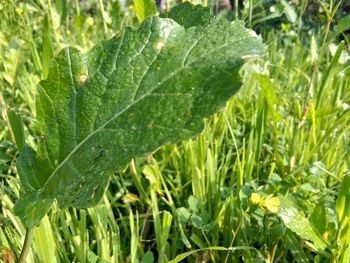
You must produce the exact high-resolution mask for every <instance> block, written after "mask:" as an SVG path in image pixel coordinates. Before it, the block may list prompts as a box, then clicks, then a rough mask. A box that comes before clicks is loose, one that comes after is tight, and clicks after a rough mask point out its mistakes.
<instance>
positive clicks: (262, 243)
mask: <svg viewBox="0 0 350 263" xmlns="http://www.w3.org/2000/svg"><path fill="white" fill-rule="evenodd" d="M234 2H236V1H234ZM237 2H238V1H237ZM151 3H152V2H150V1H135V5H134V4H133V3H126V4H125V5H126V6H122V5H121V4H120V3H119V2H118V1H113V2H108V3H107V1H102V0H101V1H97V2H95V1H81V2H79V1H74V2H73V1H72V2H71V1H68V2H67V1H56V2H51V1H48V2H46V1H28V2H25V3H24V2H20V3H16V2H14V3H13V2H12V1H0V15H1V20H0V52H1V53H0V91H1V93H0V107H1V111H2V117H3V118H2V119H1V122H0V127H1V128H0V171H1V174H0V194H1V200H0V226H1V228H0V249H1V251H2V255H1V258H2V260H3V261H4V262H13V261H14V257H15V256H16V257H17V258H18V257H19V254H20V253H21V251H22V246H23V241H24V236H25V233H26V228H25V226H24V225H23V223H22V221H21V220H20V218H18V217H16V215H15V214H14V204H15V203H16V202H17V201H18V200H19V197H20V189H21V191H23V188H21V186H20V180H19V176H18V172H17V170H16V168H15V167H16V166H15V160H16V159H17V157H18V154H19V151H18V150H17V147H18V149H22V148H23V147H25V146H24V142H26V143H27V144H28V145H30V146H31V147H36V146H35V145H37V144H38V143H39V144H40V142H41V141H43V140H45V136H43V134H42V133H41V131H42V130H40V129H39V127H40V125H38V123H37V120H38V119H37V117H38V116H40V114H43V113H42V112H36V107H35V94H37V87H38V83H39V81H40V80H41V79H46V78H47V77H49V78H50V72H51V71H49V68H50V65H52V63H53V58H54V57H56V56H57V54H58V52H59V51H60V50H61V49H62V48H65V47H67V46H71V47H74V48H75V49H76V50H79V51H75V52H77V54H78V52H79V53H86V52H88V50H90V49H91V47H93V46H94V45H95V44H96V43H98V42H100V41H101V40H102V39H109V38H111V37H112V36H114V35H115V34H116V35H119V34H121V32H122V31H123V30H124V28H125V26H127V25H130V26H134V27H139V21H142V20H144V19H145V17H147V16H148V15H152V14H155V9H154V8H153V7H150V6H149V5H150V4H151ZM202 4H204V5H208V6H209V7H210V8H211V10H213V12H214V13H216V14H217V16H219V17H227V18H228V19H231V20H234V19H235V18H236V17H239V18H240V19H243V20H244V21H245V22H246V25H247V26H254V29H255V30H257V31H258V32H259V33H260V34H261V36H262V37H263V39H264V42H265V44H266V46H267V49H268V56H266V57H264V58H263V59H261V60H260V61H259V60H258V61H257V62H252V63H249V64H246V65H245V66H244V67H243V70H242V71H241V72H240V74H241V76H242V80H243V87H242V88H241V90H240V91H239V92H238V93H237V94H236V96H235V97H233V98H231V99H230V100H229V102H228V104H227V107H226V110H225V111H224V112H222V113H218V114H216V115H214V116H212V117H210V118H209V119H207V120H206V122H205V129H204V132H203V133H202V134H201V135H200V136H198V137H197V138H195V139H192V140H188V141H184V142H180V143H177V144H176V145H167V146H164V147H162V148H160V149H159V150H157V151H156V152H154V153H152V154H150V155H148V156H147V157H146V158H144V157H138V158H136V159H134V160H132V161H131V162H130V163H129V164H126V163H125V164H124V163H123V164H121V166H122V167H121V169H122V171H120V172H118V173H114V174H113V175H112V176H111V181H110V184H109V187H108V188H107V191H106V193H105V194H104V195H103V197H102V201H101V203H100V205H98V206H96V207H92V208H88V209H76V208H65V209H59V208H58V206H60V204H57V203H54V204H53V209H51V210H50V211H49V213H48V214H47V215H45V216H44V217H43V219H42V221H41V223H40V225H39V226H38V227H37V228H35V229H34V232H33V233H32V234H33V243H32V247H31V249H30V250H29V255H28V258H27V262H169V261H171V262H240V261H243V262H344V263H345V262H346V263H347V262H349V258H350V239H349V236H350V222H349V220H350V190H349V189H350V172H349V167H350V166H349V165H350V157H349V156H350V155H349V152H350V144H349V135H350V125H349V124H350V77H349V76H350V72H349V71H350V70H349V67H350V55H349V54H350V52H349V39H348V34H347V32H348V31H347V30H349V28H348V26H347V25H348V23H346V21H348V20H349V16H348V15H347V16H346V15H344V10H345V8H346V6H345V4H344V3H342V2H333V1H330V2H329V3H326V2H319V3H313V4H309V3H308V2H306V1H301V3H300V4H299V5H293V4H291V3H289V2H287V1H281V4H279V3H276V4H274V3H273V2H266V3H264V4H261V3H260V2H258V1H244V4H245V5H244V6H243V7H242V8H241V10H240V12H238V10H237V9H234V10H233V11H230V12H229V11H227V10H221V9H219V7H218V6H219V5H218V4H217V3H210V2H207V1H203V3H202ZM129 5H130V6H129ZM174 5H175V3H174V2H168V4H167V6H166V8H170V7H172V6H174ZM315 6H316V8H317V10H318V11H320V12H319V13H318V14H317V15H315V13H313V12H312V10H313V9H312V8H315ZM219 10H221V11H219ZM135 11H136V13H135ZM194 12H196V8H194ZM160 15H161V16H163V17H164V16H168V17H170V18H173V19H175V20H176V21H177V22H178V23H180V24H181V23H183V25H184V27H185V28H188V27H190V26H193V25H194V24H193V23H195V22H193V21H185V22H183V21H182V20H177V19H176V16H178V15H181V12H173V14H170V15H164V14H160ZM192 17H193V18H194V21H196V20H195V19H196V18H197V16H195V15H194V16H192ZM199 17H200V18H201V19H202V20H201V21H202V23H203V24H206V23H207V22H208V21H210V18H209V17H208V16H207V15H204V16H199ZM151 20H152V19H147V18H146V20H145V22H144V24H145V23H147V21H151ZM157 21H161V19H157ZM218 21H220V22H221V24H223V25H225V24H226V22H224V20H218ZM227 25H228V23H227ZM232 25H233V26H232V28H234V25H238V24H237V22H234V23H233V24H232ZM141 27H142V26H141ZM133 32H137V31H133ZM135 34H136V33H135ZM217 34H218V35H219V34H220V31H218V32H217ZM203 37H206V36H203ZM213 37H214V36H213ZM109 41H110V42H104V43H111V41H113V39H112V40H109ZM221 41H222V40H221ZM217 44H218V45H220V44H222V43H217ZM180 48H184V49H185V48H186V46H185V45H184V46H183V47H180ZM207 48H208V49H210V46H208V47H207ZM228 52H229V51H228ZM231 52H233V53H232V54H234V53H235V52H237V51H235V48H234V47H233V48H232V51H231ZM61 54H62V53H61ZM223 57H226V58H227V54H224V53H222V54H219V53H218V54H217V56H216V57H215V58H216V59H217V62H216V63H218V65H220V60H221V61H224V59H223ZM215 58H213V59H215ZM208 62H212V61H211V60H210V57H208ZM203 63H205V62H203ZM221 64H222V65H225V63H221ZM229 69H230V68H229ZM205 77H206V78H209V77H210V76H205ZM221 77H222V79H223V80H226V81H227V80H228V77H226V76H225V75H224V74H223V75H222V76H221ZM183 78H186V75H184V76H183ZM78 80H79V79H78ZM81 80H84V81H83V82H85V79H81ZM213 86H214V85H213ZM51 88H52V89H53V88H54V86H52V87H51ZM91 110H93V108H91ZM209 110H210V109H209ZM17 111H18V112H20V114H21V115H18V114H17V113H16V112H17ZM45 114H46V113H45ZM207 115H208V114H206V115H205V116H207ZM145 116H146V112H145ZM22 121H23V123H24V129H23V126H22V125H21V124H22ZM10 127H11V128H10ZM185 137H188V136H185ZM110 138H112V136H111V137H110ZM181 139H184V138H181ZM22 183H23V182H22ZM67 189H69V184H68V183H67ZM93 190H94V189H93ZM94 191H100V190H99V189H95V190H94ZM72 192H73V191H71V192H67V193H65V194H66V195H67V196H69V195H70V194H73V193H72ZM24 208H26V209H28V207H25V206H24ZM21 211H24V210H22V209H19V211H18V212H19V213H20V212H21ZM6 260H7V261H6ZM0 261H1V260H0Z"/></svg>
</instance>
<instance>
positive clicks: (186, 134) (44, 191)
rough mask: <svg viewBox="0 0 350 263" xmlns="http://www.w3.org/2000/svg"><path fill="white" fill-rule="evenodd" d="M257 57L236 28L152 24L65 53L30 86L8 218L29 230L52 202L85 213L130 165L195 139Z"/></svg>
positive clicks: (258, 47) (152, 20) (256, 43)
mask: <svg viewBox="0 0 350 263" xmlns="http://www.w3.org/2000/svg"><path fill="white" fill-rule="evenodd" d="M264 52H265V51H264V46H263V45H262V42H261V39H260V38H259V37H257V36H256V35H255V34H252V31H251V30H248V29H246V28H244V27H243V26H242V24H241V23H240V22H233V23H230V22H228V21H226V20H216V19H212V20H211V21H210V23H207V24H205V25H198V26H193V27H190V28H188V29H185V28H184V27H182V26H181V25H179V24H177V23H176V22H175V21H174V20H172V19H168V18H159V17H149V18H147V19H146V20H144V22H143V23H142V24H141V26H140V27H139V28H138V29H133V28H126V29H125V31H124V32H123V33H122V35H121V36H119V37H115V38H112V39H110V40H108V41H104V42H102V43H100V44H98V45H96V46H95V47H94V48H93V49H92V50H91V51H89V52H88V53H86V54H81V53H79V52H78V51H77V50H76V49H72V48H67V49H64V50H63V51H61V52H60V53H59V55H58V56H57V57H56V58H55V60H54V61H53V65H52V67H51V68H50V72H49V76H48V78H47V79H46V80H44V81H42V82H40V84H39V87H38V92H37V100H36V107H37V121H38V123H39V124H40V126H39V128H40V136H39V137H40V138H41V139H40V141H39V142H38V145H37V149H36V151H35V150H33V149H31V148H29V147H28V146H26V147H25V148H24V149H23V150H22V151H21V153H20V157H19V159H18V161H17V169H18V172H19V174H20V178H21V183H22V189H23V190H24V192H25V193H24V194H23V195H22V196H21V199H20V200H19V201H18V202H17V203H16V206H15V212H16V214H17V215H18V216H20V218H21V219H22V221H23V222H24V223H25V225H26V226H28V227H31V226H34V225H36V224H38V223H39V222H40V220H41V218H42V216H43V215H44V214H45V213H47V211H48V210H49V209H50V207H51V205H52V203H53V202H54V201H55V200H56V201H57V204H58V205H59V206H60V207H71V206H73V207H77V208H86V207H91V206H94V205H95V204H97V203H98V202H99V200H100V199H101V197H102V195H103V193H104V191H105V189H106V187H107V185H108V182H109V179H110V175H111V173H112V172H113V171H118V170H121V169H123V168H124V167H125V165H126V164H127V163H128V162H129V161H130V159H131V158H133V157H137V156H143V155H145V154H147V153H150V152H152V151H154V150H156V149H157V148H158V147H160V146H162V145H164V144H169V143H175V142H177V141H180V140H185V139H189V138H192V137H194V136H196V135H197V134H199V133H200V132H201V131H202V130H203V119H204V118H206V117H208V116H209V115H211V114H213V113H215V112H217V111H219V110H222V109H223V108H224V107H225V103H226V101H227V100H228V99H229V98H230V97H231V96H232V95H233V94H234V93H235V92H237V90H238V89H239V87H240V86H241V82H240V77H239V74H238V71H239V69H240V67H241V66H242V64H243V63H244V61H245V60H246V59H249V58H254V57H257V56H260V55H262V54H264Z"/></svg>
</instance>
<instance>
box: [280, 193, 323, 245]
mask: <svg viewBox="0 0 350 263" xmlns="http://www.w3.org/2000/svg"><path fill="white" fill-rule="evenodd" d="M278 198H279V199H280V202H281V203H280V206H279V208H278V212H277V213H278V215H279V216H280V217H281V218H282V220H283V222H284V224H285V225H286V227H288V228H289V229H290V230H292V231H293V232H294V233H296V234H298V235H299V236H300V237H301V238H303V239H306V240H310V241H312V242H313V243H314V244H315V246H316V247H317V248H320V249H325V248H326V245H327V244H326V243H325V241H324V240H323V239H322V237H321V236H320V234H319V233H318V232H317V231H316V230H315V229H314V228H313V227H312V224H311V223H310V221H309V220H308V219H307V218H306V217H305V215H304V213H303V212H302V211H300V210H299V209H298V208H297V206H296V205H295V204H294V203H293V202H292V201H291V200H289V199H288V198H286V197H284V196H282V195H279V196H278Z"/></svg>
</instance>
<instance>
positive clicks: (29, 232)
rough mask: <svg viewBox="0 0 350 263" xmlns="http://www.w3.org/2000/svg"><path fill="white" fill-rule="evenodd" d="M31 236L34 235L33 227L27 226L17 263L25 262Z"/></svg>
mask: <svg viewBox="0 0 350 263" xmlns="http://www.w3.org/2000/svg"><path fill="white" fill-rule="evenodd" d="M33 236H34V228H33V227H32V228H27V230H26V236H25V238H24V243H23V248H22V252H21V255H20V256H19V260H18V263H25V262H26V258H27V256H28V253H29V250H30V247H31V245H32V241H33Z"/></svg>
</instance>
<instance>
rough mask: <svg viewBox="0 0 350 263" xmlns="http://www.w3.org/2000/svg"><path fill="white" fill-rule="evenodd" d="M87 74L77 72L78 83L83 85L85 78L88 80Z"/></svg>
mask: <svg viewBox="0 0 350 263" xmlns="http://www.w3.org/2000/svg"><path fill="white" fill-rule="evenodd" d="M88 78H89V77H88V75H86V74H85V73H82V74H79V75H78V81H79V84H80V85H83V84H84V83H85V82H86V81H87V80H88Z"/></svg>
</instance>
